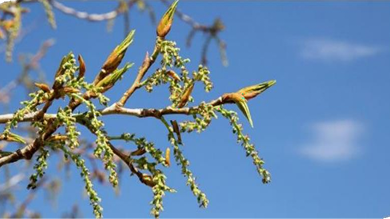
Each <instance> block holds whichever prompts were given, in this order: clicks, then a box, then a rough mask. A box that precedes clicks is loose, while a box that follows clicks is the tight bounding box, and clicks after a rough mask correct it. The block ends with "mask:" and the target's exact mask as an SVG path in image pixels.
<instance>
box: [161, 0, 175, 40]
mask: <svg viewBox="0 0 390 219" xmlns="http://www.w3.org/2000/svg"><path fill="white" fill-rule="evenodd" d="M178 2H179V0H176V1H175V2H174V3H173V4H172V5H171V7H169V8H168V10H167V11H166V12H165V14H164V16H163V17H162V18H161V20H160V23H159V24H158V26H157V31H156V32H157V36H159V37H161V38H165V36H166V35H167V34H168V33H169V31H170V30H171V27H172V22H173V16H174V15H175V10H176V7H177V3H178Z"/></svg>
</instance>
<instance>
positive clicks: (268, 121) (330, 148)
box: [0, 1, 390, 217]
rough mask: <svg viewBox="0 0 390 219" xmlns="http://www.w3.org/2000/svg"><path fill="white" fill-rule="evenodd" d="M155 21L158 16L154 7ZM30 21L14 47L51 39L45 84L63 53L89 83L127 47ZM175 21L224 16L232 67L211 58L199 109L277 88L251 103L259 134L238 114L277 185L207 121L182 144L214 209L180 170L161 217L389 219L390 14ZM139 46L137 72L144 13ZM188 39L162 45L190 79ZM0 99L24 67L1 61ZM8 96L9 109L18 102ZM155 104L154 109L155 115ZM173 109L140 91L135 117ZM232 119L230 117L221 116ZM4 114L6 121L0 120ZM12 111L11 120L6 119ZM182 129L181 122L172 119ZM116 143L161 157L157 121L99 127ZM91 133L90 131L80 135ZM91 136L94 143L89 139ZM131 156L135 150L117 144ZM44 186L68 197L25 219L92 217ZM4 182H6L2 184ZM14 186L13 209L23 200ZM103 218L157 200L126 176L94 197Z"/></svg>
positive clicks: (277, 9) (222, 126) (280, 10)
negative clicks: (129, 137)
mask: <svg viewBox="0 0 390 219" xmlns="http://www.w3.org/2000/svg"><path fill="white" fill-rule="evenodd" d="M67 4H69V5H70V6H74V7H77V8H78V9H80V10H86V11H90V12H105V11H107V10H109V9H110V8H115V5H114V4H112V5H111V3H110V2H107V1H105V2H93V3H88V2H83V3H77V2H73V1H72V2H69V3H67ZM151 4H152V5H153V6H155V10H156V12H157V14H158V15H161V14H162V13H163V12H164V10H165V7H163V6H162V5H161V4H160V3H158V2H152V3H151ZM29 7H31V10H32V12H31V13H30V15H29V16H28V18H29V19H31V20H29V21H27V20H25V22H26V23H30V22H32V20H34V19H38V21H39V26H38V27H37V28H36V29H35V30H34V31H33V32H31V33H29V34H28V35H27V37H26V38H25V39H24V40H23V41H22V42H20V43H19V44H18V45H17V46H16V51H15V54H19V53H22V52H29V53H34V52H35V51H36V50H37V49H38V48H39V45H40V44H41V43H42V42H43V41H44V40H46V39H49V38H54V39H55V40H56V44H55V46H54V47H52V48H51V49H50V50H49V52H48V56H47V57H46V58H44V59H43V60H42V62H41V65H42V69H43V70H44V71H45V72H46V74H47V76H48V78H49V79H51V78H52V77H53V74H54V72H55V70H56V68H57V67H58V63H59V60H60V59H61V57H62V56H63V55H65V54H67V53H68V52H69V51H70V50H72V51H73V52H74V53H75V54H82V55H83V57H84V59H85V61H86V64H87V68H88V73H87V74H89V75H87V77H88V78H89V79H91V78H92V77H93V72H97V71H98V70H99V68H100V67H101V64H102V63H103V62H104V60H105V58H106V57H107V54H109V52H110V51H111V50H112V48H114V47H115V45H116V44H117V43H119V42H120V41H121V39H122V38H123V24H122V21H121V19H119V20H118V21H117V22H116V24H115V26H114V29H113V32H111V33H107V31H106V23H93V24H91V23H87V22H86V21H80V20H77V19H74V18H72V17H69V16H65V15H62V14H61V13H60V12H58V11H57V12H56V17H57V22H58V29H57V30H55V31H53V30H51V29H50V28H49V25H48V24H47V23H45V22H44V18H40V17H41V16H42V15H41V14H42V9H41V6H40V5H35V4H34V5H33V4H31V6H29ZM179 8H180V9H181V10H183V11H184V12H186V13H187V14H189V15H190V16H192V17H193V18H194V19H195V20H197V21H199V22H200V23H206V24H210V23H212V22H213V20H214V18H216V17H220V18H221V19H222V20H223V22H224V23H225V25H226V30H225V31H224V32H223V33H222V35H221V37H222V38H223V39H224V40H225V41H226V42H227V44H228V47H227V51H228V58H229V66H228V67H224V66H222V64H221V62H220V59H219V54H218V50H217V47H216V45H215V44H212V46H211V48H210V50H209V61H210V62H209V68H210V70H211V72H212V75H211V77H212V79H213V81H214V85H215V89H214V90H213V91H212V92H211V93H210V94H205V93H203V92H202V90H201V89H200V88H199V89H196V90H195V100H196V101H200V100H201V99H204V100H211V99H214V98H215V97H217V96H219V95H221V94H222V93H224V92H230V91H236V90H237V89H239V88H241V87H244V86H247V85H251V84H255V83H258V82H262V81H266V80H271V79H276V80H277V84H276V85H275V86H274V87H272V88H271V89H269V90H267V91H266V92H265V93H264V94H262V95H261V96H260V97H259V98H257V99H255V100H251V101H250V102H249V107H250V109H251V112H252V117H253V120H254V126H255V128H254V129H252V128H250V126H249V124H248V122H247V121H246V120H245V118H244V117H243V115H242V114H241V113H239V115H240V116H241V120H240V121H241V122H242V123H243V124H244V131H245V132H246V133H248V134H249V135H250V136H251V139H252V141H253V143H255V145H256V147H257V148H258V149H259V152H260V155H261V156H262V157H263V158H264V159H265V161H266V168H268V169H269V171H270V172H271V174H272V182H271V183H270V184H268V185H263V184H262V183H261V179H260V177H259V176H258V174H257V173H256V170H255V168H254V167H253V165H252V163H251V160H250V159H247V158H246V157H245V152H244V150H243V149H242V148H241V147H240V145H239V144H236V140H235V137H234V136H233V135H231V128H230V127H229V126H228V122H227V121H226V120H224V119H223V118H220V119H218V120H216V121H213V122H212V124H211V126H210V128H209V129H208V130H207V131H206V132H204V133H202V134H191V135H188V134H185V135H184V136H183V140H184V142H185V149H184V153H185V155H186V156H187V157H188V158H189V159H190V161H191V169H192V170H193V172H194V174H195V175H196V176H197V181H198V183H199V184H200V187H201V188H202V189H203V190H204V191H205V192H206V194H207V196H208V197H209V199H210V205H209V208H208V209H206V210H204V209H199V208H198V207H197V203H196V199H195V198H194V197H193V196H192V194H191V193H190V191H189V189H188V188H187V187H186V186H185V179H184V177H182V176H181V175H180V169H179V168H178V167H176V166H175V165H174V166H172V167H171V168H169V169H168V170H167V175H168V183H169V184H170V185H171V186H173V187H174V188H176V189H177V191H178V193H177V194H168V195H167V196H166V198H165V201H164V203H165V211H164V213H163V214H162V216H163V217H384V216H389V215H390V212H389V206H390V199H389V197H390V187H389V186H388V185H390V175H389V174H388V168H389V167H390V160H389V159H388V154H389V153H390V149H389V143H390V135H389V130H390V119H389V116H390V115H389V112H390V102H389V101H388V94H389V92H390V86H389V85H390V31H389V28H390V13H389V11H390V4H389V3H388V2H379V1H378V2H369V1H366V2H365V1H340V2H338V1H329V2H326V1H323V2H321V1H316V2H309V1H303V2H302V1H296V2H287V1H276V2H272V1H244V2H240V1H211V2H206V1H188V2H187V1H182V2H180V4H179ZM131 22H132V28H134V29H136V30H137V32H136V36H135V41H134V43H133V45H131V48H130V49H129V51H128V53H127V55H126V58H125V60H126V61H131V62H135V63H136V66H139V65H140V64H141V61H142V58H143V56H144V53H145V51H150V50H151V49H152V46H153V43H154V37H155V35H154V34H155V29H154V27H153V26H152V25H151V23H150V20H149V18H148V17H147V15H146V14H142V13H139V12H137V11H133V12H132V14H131ZM189 30H190V29H189V27H188V26H187V25H186V24H184V23H183V22H181V21H179V20H178V19H176V20H175V22H174V27H173V29H172V32H171V33H170V35H169V37H168V38H169V39H171V40H175V41H177V43H178V45H179V46H180V47H182V56H183V57H189V58H190V59H191V61H192V62H191V64H190V65H189V66H190V69H194V70H195V68H196V67H197V65H198V63H199V61H200V52H201V46H202V42H203V40H204V37H203V36H202V35H201V34H199V35H197V36H196V37H195V38H194V43H193V45H192V47H191V48H185V37H186V36H187V34H188V31H189ZM0 69H1V72H2V79H1V81H0V86H4V85H5V84H7V83H8V82H9V81H11V80H12V79H13V78H14V77H15V76H16V75H18V72H19V71H20V66H19V65H18V64H17V63H16V62H14V63H12V64H8V63H6V62H5V61H4V59H0ZM135 69H136V68H134V69H132V70H131V71H130V73H129V74H128V75H127V76H126V77H125V78H124V79H123V80H122V82H121V83H120V85H119V86H118V87H117V88H116V89H114V91H110V92H109V93H108V96H109V97H110V98H111V99H112V100H116V99H117V98H118V97H119V96H120V95H121V94H122V93H123V91H124V90H125V89H126V87H128V86H129V85H130V83H132V81H133V79H134V77H135ZM20 93H22V92H19V94H14V96H13V99H12V100H13V104H11V108H12V110H15V109H17V107H18V102H19V100H22V99H23V95H20ZM151 100H153V101H152V102H151ZM168 103H169V100H168V96H167V92H166V91H165V89H163V88H160V89H156V91H155V92H153V93H152V94H147V93H146V92H145V91H143V90H142V91H139V92H137V93H136V94H135V95H134V96H133V97H132V99H131V100H130V101H129V102H128V106H129V107H163V106H166V105H167V104H168ZM228 108H229V109H236V107H235V106H233V105H232V106H228ZM2 110H3V109H2ZM4 110H6V109H4ZM179 118H180V119H182V118H184V117H179ZM106 125H107V130H112V132H113V134H119V133H122V132H135V131H136V132H137V133H139V134H138V135H139V136H145V137H147V138H148V139H149V140H151V141H154V142H155V143H156V145H157V146H158V147H161V148H166V147H167V146H168V145H169V143H168V142H167V141H166V133H165V130H164V127H162V126H161V125H160V123H158V122H157V121H154V120H153V119H144V120H142V121H140V120H139V119H135V118H128V117H125V118H123V117H119V116H112V117H110V118H108V119H106ZM84 132H85V130H84ZM85 136H86V137H88V138H89V137H90V136H89V135H85ZM124 146H126V147H134V145H124ZM51 164H52V165H51V166H49V170H48V174H49V175H51V176H54V177H60V178H61V180H62V181H63V191H62V193H61V194H60V195H59V197H58V201H57V207H56V208H54V209H51V208H48V206H49V202H48V201H47V200H45V199H47V197H46V196H45V195H44V194H43V193H39V195H38V198H37V201H36V202H34V203H32V204H31V208H33V209H38V210H41V211H42V212H43V216H46V217H56V216H60V215H61V213H62V212H64V210H69V209H70V208H71V206H72V205H73V204H74V203H78V204H80V206H81V207H82V212H83V215H84V216H88V217H92V216H93V215H92V213H91V210H90V207H89V204H88V200H87V199H86V198H81V197H82V190H81V185H82V183H81V179H79V177H78V174H77V173H75V172H74V175H73V177H72V178H71V179H69V180H68V179H65V178H64V174H63V173H61V174H58V173H57V172H56V167H55V162H54V160H53V162H52V163H51ZM0 182H2V181H1V179H0ZM24 183H25V184H22V185H20V190H19V193H18V194H19V195H18V196H19V197H23V196H25V195H26V192H25V191H24V187H25V185H26V182H24ZM97 188H98V193H99V194H100V196H101V197H102V199H103V201H102V205H103V207H104V215H105V217H149V210H150V206H149V202H150V200H151V198H152V195H151V192H150V190H149V189H148V188H146V187H145V186H143V185H141V184H139V183H138V181H137V179H136V178H135V177H129V176H128V173H125V174H124V176H123V181H122V191H121V194H120V195H119V196H118V197H116V196H115V194H114V192H113V191H112V189H111V188H109V187H100V186H98V187H97Z"/></svg>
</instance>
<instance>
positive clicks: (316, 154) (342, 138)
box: [300, 120, 364, 162]
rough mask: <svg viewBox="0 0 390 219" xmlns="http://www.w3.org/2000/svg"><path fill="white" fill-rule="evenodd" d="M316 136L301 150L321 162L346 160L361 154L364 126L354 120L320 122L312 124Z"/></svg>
mask: <svg viewBox="0 0 390 219" xmlns="http://www.w3.org/2000/svg"><path fill="white" fill-rule="evenodd" d="M312 131H313V133H314V138H313V139H312V141H311V142H309V143H307V144H305V145H304V146H303V147H302V148H301V150H300V152H301V154H303V155H304V156H306V157H308V158H310V159H313V160H316V161H321V162H337V161H346V160H350V159H352V158H354V157H356V156H357V155H358V154H359V145H358V140H359V136H360V135H361V134H362V132H363V131H364V130H363V126H362V124H360V123H359V122H357V121H354V120H336V121H328V122H319V123H316V124H313V125H312Z"/></svg>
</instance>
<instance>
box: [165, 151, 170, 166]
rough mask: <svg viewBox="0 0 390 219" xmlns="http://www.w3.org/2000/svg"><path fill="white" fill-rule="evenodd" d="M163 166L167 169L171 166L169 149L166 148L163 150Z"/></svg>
mask: <svg viewBox="0 0 390 219" xmlns="http://www.w3.org/2000/svg"><path fill="white" fill-rule="evenodd" d="M165 164H166V165H167V166H168V167H169V166H171V149H170V148H167V149H166V150H165Z"/></svg>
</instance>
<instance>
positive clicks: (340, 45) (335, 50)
mask: <svg viewBox="0 0 390 219" xmlns="http://www.w3.org/2000/svg"><path fill="white" fill-rule="evenodd" d="M382 51H383V48H382V47H379V46H373V45H363V44H354V43H350V42H346V41H338V40H330V39H309V40H306V41H304V42H303V47H302V50H301V56H302V57H303V58H305V59H312V60H320V61H326V62H331V61H343V62H347V61H353V60H356V59H360V58H365V57H370V56H375V55H377V54H379V53H380V52H382Z"/></svg>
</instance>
